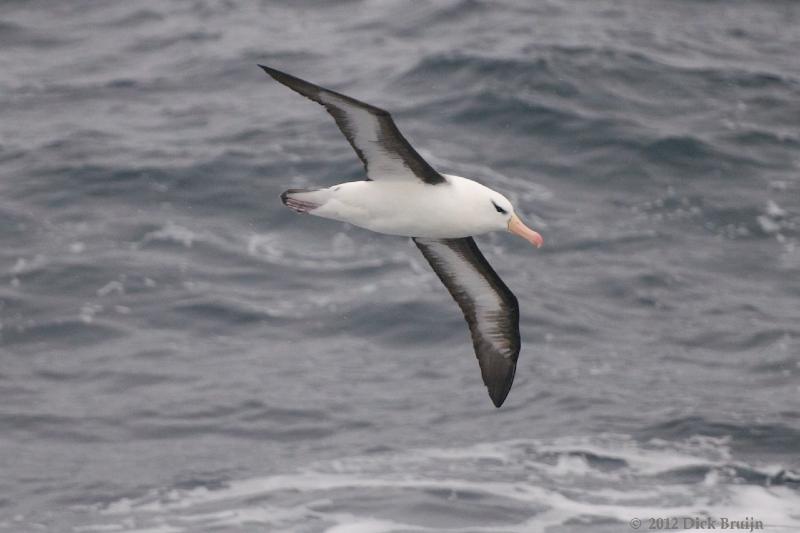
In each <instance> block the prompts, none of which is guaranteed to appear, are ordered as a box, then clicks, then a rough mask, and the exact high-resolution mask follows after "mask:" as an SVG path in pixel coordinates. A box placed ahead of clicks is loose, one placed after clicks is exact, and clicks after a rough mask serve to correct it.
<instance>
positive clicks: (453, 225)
mask: <svg viewBox="0 0 800 533" xmlns="http://www.w3.org/2000/svg"><path fill="white" fill-rule="evenodd" d="M443 176H444V177H445V178H446V180H447V183H444V184H440V185H435V186H434V185H427V184H425V183H423V182H421V181H410V180H400V179H398V180H392V179H388V180H387V179H382V180H376V181H351V182H347V183H341V184H339V185H334V186H332V187H328V188H325V189H317V190H312V191H306V192H296V193H293V194H291V196H292V197H294V198H296V199H298V200H300V201H303V202H308V203H309V204H313V205H315V206H317V207H315V208H313V209H311V210H308V211H304V212H308V213H309V214H311V215H316V216H319V217H322V218H329V219H332V220H338V221H340V222H348V223H350V224H353V225H355V226H359V227H361V228H365V229H368V230H371V231H375V232H378V233H385V234H388V235H400V236H403V237H427V238H433V239H455V238H461V237H469V236H471V235H482V234H484V233H488V232H490V231H497V230H505V229H506V228H507V226H508V220H507V218H506V217H501V216H498V212H497V211H496V209H495V207H494V206H493V205H492V203H491V201H494V202H495V204H496V205H498V206H500V207H501V208H503V209H505V210H506V212H508V213H511V212H512V208H511V203H510V202H509V201H508V200H507V199H506V198H505V197H504V196H503V195H501V194H500V193H497V192H495V191H493V190H491V189H490V188H488V187H486V186H484V185H481V184H480V183H478V182H476V181H473V180H470V179H467V178H462V177H460V176H453V175H450V174H443ZM490 199H491V200H490Z"/></svg>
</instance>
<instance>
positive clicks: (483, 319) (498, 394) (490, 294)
mask: <svg viewBox="0 0 800 533" xmlns="http://www.w3.org/2000/svg"><path fill="white" fill-rule="evenodd" d="M259 67H261V68H262V69H264V72H266V73H267V74H268V75H270V76H271V77H272V78H274V79H275V80H276V81H278V82H280V83H282V84H283V85H286V86H287V87H289V88H290V89H292V90H294V91H296V92H298V93H300V94H301V95H303V96H305V97H306V98H309V99H310V100H313V101H314V102H316V103H318V104H320V105H322V106H323V107H324V108H325V109H326V111H328V113H330V114H331V116H333V119H334V120H335V121H336V125H337V126H338V127H339V129H340V130H341V132H342V133H343V134H344V136H345V138H346V139H347V141H348V142H349V143H350V146H352V147H353V150H355V152H356V155H358V158H359V159H360V160H361V162H362V163H363V164H364V169H365V170H366V179H365V180H361V181H351V182H347V183H341V184H339V185H333V186H331V187H319V188H308V189H289V190H287V191H285V192H283V193H282V194H281V201H282V202H283V204H284V205H285V206H286V207H288V208H289V209H292V210H293V211H296V212H297V213H307V214H310V215H316V216H318V217H322V218H329V219H332V220H338V221H341V222H347V223H350V224H353V225H355V226H359V227H362V228H366V229H368V230H372V231H375V232H378V233H385V234H389V235H399V236H403V237H411V239H412V240H413V241H414V244H416V245H417V247H418V248H419V249H420V251H421V252H422V255H423V256H424V257H425V259H426V260H427V261H428V263H429V264H430V265H431V267H432V268H433V271H434V272H435V273H436V275H437V276H438V277H439V279H440V280H441V281H442V283H443V284H444V286H445V287H446V288H447V290H448V291H449V292H450V295H451V296H452V297H453V299H454V300H455V301H456V303H457V304H458V306H459V307H460V308H461V312H462V313H463V314H464V318H465V319H466V321H467V325H468V326H469V331H470V334H471V336H472V344H473V346H474V348H475V355H476V356H477V357H478V363H479V365H480V368H481V376H482V377H483V382H484V384H485V385H486V388H487V389H488V391H489V397H490V398H491V400H492V403H494V405H495V407H500V406H501V405H502V404H503V402H504V401H505V399H506V396H508V392H509V390H510V389H511V384H512V382H513V381H514V373H515V371H516V367H517V358H518V357H519V351H520V346H521V342H520V334H519V304H518V303H517V298H516V296H514V293H513V292H511V290H510V289H509V288H508V287H507V286H506V284H505V283H503V280H502V279H500V276H498V275H497V273H496V272H495V271H494V269H493V268H492V267H491V265H490V264H489V262H488V261H487V260H486V258H485V257H484V256H483V254H482V253H481V251H480V250H479V249H478V245H477V244H475V240H474V239H473V236H475V235H482V234H484V233H488V232H490V231H499V230H502V231H510V232H511V233H514V234H516V235H519V236H520V237H522V238H523V239H525V240H527V241H529V242H530V243H531V244H533V245H534V246H536V247H537V248H539V247H540V246H542V243H543V240H542V236H541V235H539V233H537V232H536V231H534V230H532V229H530V228H529V227H527V226H526V225H525V224H524V223H523V222H522V220H520V217H519V216H518V215H517V214H516V213H515V212H514V207H513V206H512V205H511V202H509V201H508V198H506V197H505V196H503V195H502V194H500V193H499V192H497V191H494V190H492V189H490V188H488V187H486V186H484V185H481V184H480V183H478V182H476V181H473V180H471V179H467V178H462V177H460V176H453V175H450V174H443V173H440V172H438V171H436V169H434V168H433V167H432V166H431V165H430V164H428V162H427V161H425V159H423V158H422V156H420V155H419V153H417V151H416V150H414V147H413V146H411V144H409V142H408V141H407V140H406V139H405V137H403V135H402V134H401V133H400V130H399V129H397V126H396V125H395V123H394V120H392V117H391V115H390V114H389V113H388V112H386V111H384V110H383V109H380V108H378V107H375V106H373V105H370V104H367V103H364V102H361V101H359V100H356V99H355V98H352V97H350V96H346V95H344V94H341V93H338V92H336V91H332V90H330V89H325V88H324V87H320V86H318V85H314V84H313V83H309V82H307V81H305V80H301V79H300V78H296V77H294V76H291V75H289V74H286V73H285V72H281V71H279V70H275V69H273V68H270V67H266V66H264V65H259Z"/></svg>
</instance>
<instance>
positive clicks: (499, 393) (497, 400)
mask: <svg viewBox="0 0 800 533" xmlns="http://www.w3.org/2000/svg"><path fill="white" fill-rule="evenodd" d="M499 385H500V386H496V387H487V388H488V389H489V398H491V399H492V403H493V404H494V406H495V407H497V408H498V409H499V408H500V407H502V405H503V403H504V402H505V401H506V398H507V397H508V393H509V392H510V391H511V382H510V381H509V382H508V383H503V384H499Z"/></svg>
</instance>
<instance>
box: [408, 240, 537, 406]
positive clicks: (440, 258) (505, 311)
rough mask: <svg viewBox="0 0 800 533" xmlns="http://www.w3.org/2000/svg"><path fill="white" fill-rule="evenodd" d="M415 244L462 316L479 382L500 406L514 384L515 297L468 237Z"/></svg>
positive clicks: (517, 344) (516, 351)
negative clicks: (477, 367) (479, 376)
mask: <svg viewBox="0 0 800 533" xmlns="http://www.w3.org/2000/svg"><path fill="white" fill-rule="evenodd" d="M413 240H414V243H415V244H416V245H417V247H418V248H419V249H420V251H421V252H422V255H424V256H425V259H427V260H428V263H430V265H431V267H433V270H434V272H436V275H437V276H439V279H440V280H442V283H444V286H445V287H447V290H448V291H449V292H450V295H451V296H452V297H453V299H454V300H455V301H456V303H458V306H459V307H460V308H461V311H462V312H463V313H464V318H465V319H466V320H467V324H468V325H469V331H470V333H471V334H472V344H473V345H474V347H475V355H477V356H478V363H479V364H480V367H481V375H482V376H483V382H484V383H485V384H486V388H487V389H489V396H490V397H491V399H492V402H493V403H494V405H495V406H496V407H500V406H501V405H502V404H503V401H504V400H505V399H506V396H507V395H508V391H509V390H510V389H511V384H512V382H513V381H514V371H515V370H516V368H517V358H518V357H519V350H520V344H521V343H520V337H519V305H518V303H517V298H516V296H514V293H512V292H511V290H510V289H509V288H508V287H507V286H506V284H505V283H503V280H502V279H500V276H498V275H497V273H496V272H495V271H494V269H493V268H492V266H491V265H490V264H489V262H488V261H486V258H485V257H483V254H482V253H481V251H480V250H479V249H478V245H477V244H475V241H474V240H473V239H472V237H465V238H462V239H424V238H420V237H414V239H413Z"/></svg>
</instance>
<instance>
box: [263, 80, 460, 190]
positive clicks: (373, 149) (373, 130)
mask: <svg viewBox="0 0 800 533" xmlns="http://www.w3.org/2000/svg"><path fill="white" fill-rule="evenodd" d="M259 67H261V68H262V69H264V72H266V73H267V74H269V75H270V76H272V77H273V78H275V79H276V80H277V81H279V82H281V83H282V84H284V85H286V86H287V87H289V88H290V89H292V90H294V91H296V92H298V93H300V94H302V95H303V96H305V97H306V98H309V99H311V100H313V101H315V102H317V103H318V104H321V105H323V106H324V107H325V109H326V110H327V111H328V113H330V114H331V116H333V119H334V120H335V121H336V125H337V126H339V129H340V130H341V131H342V133H343V134H344V136H345V137H346V138H347V140H348V141H349V142H350V146H352V147H353V150H355V152H356V154H357V155H358V158H359V159H361V162H362V163H364V168H365V169H366V171H367V177H368V178H369V179H371V180H378V179H415V180H421V181H422V182H424V183H427V184H428V185H437V184H440V183H446V180H445V179H444V177H443V176H442V175H441V174H439V173H438V172H436V170H434V169H433V167H431V166H430V165H429V164H428V162H427V161H425V160H424V159H423V158H422V156H420V155H419V154H418V153H417V151H416V150H414V147H413V146H411V145H410V144H409V143H408V141H407V140H406V139H405V137H403V135H402V134H401V133H400V130H398V129H397V126H395V124H394V120H392V116H391V115H390V114H389V113H388V112H386V111H384V110H383V109H379V108H377V107H375V106H371V105H369V104H366V103H364V102H360V101H358V100H356V99H355V98H350V97H349V96H345V95H343V94H340V93H337V92H335V91H331V90H328V89H325V88H324V87H319V86H317V85H314V84H313V83H309V82H307V81H305V80H301V79H300V78H295V77H294V76H290V75H289V74H286V73H284V72H281V71H279V70H275V69H273V68H269V67H265V66H264V65H259Z"/></svg>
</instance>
